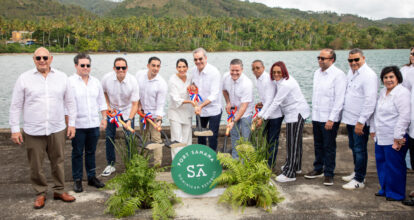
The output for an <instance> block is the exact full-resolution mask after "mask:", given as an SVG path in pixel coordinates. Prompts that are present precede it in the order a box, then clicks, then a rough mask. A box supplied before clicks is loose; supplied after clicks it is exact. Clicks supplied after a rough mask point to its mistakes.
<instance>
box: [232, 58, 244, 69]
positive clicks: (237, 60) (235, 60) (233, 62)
mask: <svg viewBox="0 0 414 220" xmlns="http://www.w3.org/2000/svg"><path fill="white" fill-rule="evenodd" d="M230 65H240V66H241V68H243V62H242V61H241V59H233V60H232V61H230Z"/></svg>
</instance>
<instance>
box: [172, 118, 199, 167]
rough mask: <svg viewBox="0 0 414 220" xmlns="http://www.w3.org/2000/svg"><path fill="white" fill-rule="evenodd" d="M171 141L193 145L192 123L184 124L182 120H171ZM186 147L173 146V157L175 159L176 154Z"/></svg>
mask: <svg viewBox="0 0 414 220" xmlns="http://www.w3.org/2000/svg"><path fill="white" fill-rule="evenodd" d="M170 131H171V142H173V141H178V142H180V143H183V144H186V145H187V146H188V145H191V144H192V143H193V137H192V130H191V124H182V123H180V122H177V121H174V120H170ZM183 148H184V147H176V148H171V157H172V159H174V157H175V155H176V154H177V153H178V152H179V151H180V150H181V149H183Z"/></svg>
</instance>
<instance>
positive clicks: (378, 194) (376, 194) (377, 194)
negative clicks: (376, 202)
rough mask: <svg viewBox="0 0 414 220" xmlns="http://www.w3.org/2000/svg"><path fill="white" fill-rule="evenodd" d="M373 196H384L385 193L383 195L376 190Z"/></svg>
mask: <svg viewBox="0 0 414 220" xmlns="http://www.w3.org/2000/svg"><path fill="white" fill-rule="evenodd" d="M375 196H379V197H385V195H383V194H380V193H378V192H376V193H375Z"/></svg>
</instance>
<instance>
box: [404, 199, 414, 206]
mask: <svg viewBox="0 0 414 220" xmlns="http://www.w3.org/2000/svg"><path fill="white" fill-rule="evenodd" d="M402 204H403V205H408V206H414V200H413V199H406V200H404V201H402Z"/></svg>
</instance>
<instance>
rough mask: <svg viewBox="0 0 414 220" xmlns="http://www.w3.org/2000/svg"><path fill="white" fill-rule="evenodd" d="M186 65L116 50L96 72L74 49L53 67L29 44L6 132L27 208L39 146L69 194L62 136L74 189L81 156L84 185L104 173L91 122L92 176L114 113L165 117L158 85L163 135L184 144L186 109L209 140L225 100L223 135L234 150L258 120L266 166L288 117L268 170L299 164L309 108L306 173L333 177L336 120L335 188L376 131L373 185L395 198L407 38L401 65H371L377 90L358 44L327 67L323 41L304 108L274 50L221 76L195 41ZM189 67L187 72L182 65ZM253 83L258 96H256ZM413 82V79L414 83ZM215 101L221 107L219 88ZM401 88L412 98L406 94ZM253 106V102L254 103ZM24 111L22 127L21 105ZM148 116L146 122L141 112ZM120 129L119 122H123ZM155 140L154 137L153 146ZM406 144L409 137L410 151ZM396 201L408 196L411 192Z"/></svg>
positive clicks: (41, 186) (153, 135)
mask: <svg viewBox="0 0 414 220" xmlns="http://www.w3.org/2000/svg"><path fill="white" fill-rule="evenodd" d="M193 58H194V64H195V67H194V68H193V69H191V70H189V67H188V62H187V60H185V59H179V60H177V62H176V69H177V72H176V73H175V74H172V75H171V77H170V78H169V80H168V82H166V81H165V80H164V79H163V77H162V76H160V75H159V71H160V68H161V60H160V59H159V58H158V57H151V58H149V60H148V63H147V69H145V70H141V71H138V72H137V74H136V75H135V76H133V75H131V74H130V73H128V63H127V60H126V59H124V58H122V57H119V58H116V59H115V60H114V64H113V71H111V72H109V73H107V74H106V75H105V76H104V77H103V78H102V80H101V81H99V80H98V79H97V78H95V77H94V76H92V75H91V74H90V72H91V61H92V60H91V57H90V56H89V55H88V54H84V53H80V54H78V55H76V56H75V58H74V66H75V69H76V73H75V74H73V75H72V76H70V77H67V76H66V74H64V73H62V72H60V71H58V70H56V69H54V68H51V63H52V60H53V56H51V55H50V53H49V51H48V50H47V49H45V48H43V47H41V48H38V49H37V50H36V51H35V53H34V56H33V60H34V63H35V65H36V68H34V69H32V70H29V71H27V72H25V73H23V74H21V75H20V77H19V78H18V80H17V82H16V84H15V87H14V90H13V97H12V103H11V106H10V126H11V132H12V140H13V142H15V143H17V144H22V143H23V140H24V142H25V146H26V149H27V155H28V161H29V165H30V170H31V182H32V185H33V188H34V190H35V191H36V193H37V197H36V201H35V204H34V208H36V209H39V208H42V207H44V205H45V200H46V191H47V182H46V178H45V175H44V174H43V170H42V164H43V160H44V155H45V154H47V156H48V157H49V160H50V161H51V167H52V176H53V181H54V184H55V185H54V186H53V190H54V198H55V199H61V200H63V201H65V202H73V201H75V197H73V196H71V195H69V194H67V193H66V192H64V167H63V156H64V154H63V146H64V144H65V139H66V138H69V139H72V176H73V181H74V191H75V192H82V191H83V186H82V178H83V157H84V158H85V169H86V174H87V179H88V185H90V186H94V187H97V188H101V187H104V186H105V185H104V184H103V183H102V182H101V181H100V180H98V179H97V178H96V171H95V170H96V165H95V151H96V145H97V142H98V138H99V135H100V129H102V130H103V129H105V133H106V159H107V166H106V168H105V169H104V170H103V172H102V176H109V175H111V174H112V173H113V172H115V171H116V168H115V162H116V158H115V147H114V144H113V140H114V139H115V134H116V128H117V126H118V123H117V120H116V117H119V116H121V114H122V120H123V121H124V122H125V125H124V126H125V127H128V128H132V129H134V121H135V116H136V114H138V115H139V118H140V126H141V129H144V130H145V134H146V135H148V138H149V140H150V141H151V142H154V143H162V139H161V134H160V132H159V131H160V129H161V124H162V120H163V118H164V117H165V112H164V106H165V101H166V99H167V96H168V100H169V105H168V110H167V114H168V119H169V122H170V128H171V129H170V130H171V140H172V141H176V142H180V143H184V144H186V145H191V144H192V128H191V124H192V118H193V116H194V114H197V115H199V116H200V120H199V121H197V123H200V124H201V127H202V128H207V127H208V129H209V130H211V131H212V133H213V135H212V136H209V137H208V138H207V137H203V136H199V137H198V143H199V144H204V145H208V146H209V147H210V148H212V149H213V150H215V151H216V150H217V142H218V131H219V125H220V121H221V116H222V112H223V110H225V111H226V112H227V114H228V115H229V117H228V119H229V120H228V124H227V127H228V129H229V130H230V136H231V143H232V156H233V157H234V158H237V157H238V155H237V151H236V150H235V146H236V144H237V141H238V140H239V139H240V138H241V137H243V138H246V139H247V138H249V136H250V132H251V125H252V123H254V124H256V125H257V126H261V125H262V124H264V125H265V133H266V136H267V141H268V144H269V146H270V147H269V155H270V156H269V159H268V163H269V166H271V167H272V166H274V164H275V161H276V156H277V152H278V145H279V135H280V130H281V125H282V122H283V121H285V123H286V147H287V156H286V160H285V163H284V165H283V166H282V173H281V174H280V175H278V176H277V177H276V181H278V182H290V181H295V180H296V174H298V173H301V172H302V167H301V164H302V131H303V127H304V122H305V120H306V119H307V118H308V117H309V116H310V114H312V125H313V135H314V148H315V161H314V168H313V170H312V171H311V172H309V173H307V174H306V175H305V178H309V179H313V178H317V177H323V176H324V177H325V179H324V184H325V185H333V176H334V169H335V156H336V136H337V132H338V128H339V124H340V123H341V122H342V123H345V124H346V127H347V130H348V136H349V147H350V149H351V150H352V153H353V161H354V166H355V169H354V172H353V173H352V174H350V175H349V176H345V177H342V179H343V180H344V181H346V182H347V183H346V184H345V185H343V188H345V189H358V188H364V179H365V175H366V169H367V161H368V158H367V157H368V154H367V142H368V138H369V135H370V134H371V137H372V138H374V140H375V149H376V150H375V152H376V162H377V171H378V177H379V182H380V187H381V188H380V190H379V191H378V193H376V195H377V196H384V197H386V198H387V200H398V201H400V200H403V199H404V198H405V182H406V167H405V160H404V159H405V155H406V152H407V148H408V147H407V146H411V147H413V146H414V139H413V138H414V128H412V127H414V125H413V126H411V127H410V122H411V121H413V120H414V114H413V113H412V112H411V107H412V105H414V100H412V99H411V98H409V97H414V96H411V92H412V90H411V87H412V83H414V64H413V63H414V49H413V48H412V49H411V55H410V63H409V64H408V65H407V66H405V67H403V68H401V71H402V73H401V72H400V70H399V69H398V68H397V67H395V66H391V67H385V68H384V69H383V70H382V72H381V76H380V78H381V81H382V83H383V84H384V89H382V90H381V91H380V93H379V95H377V92H378V79H377V75H376V74H375V72H374V71H373V70H372V69H371V68H370V67H369V66H368V65H367V64H366V63H365V56H364V54H363V51H361V50H360V49H357V48H356V49H352V50H351V51H350V52H349V57H348V62H349V65H350V70H349V72H348V74H347V75H345V73H344V72H343V71H342V70H340V69H339V68H337V67H336V66H335V65H334V63H335V61H336V54H335V51H334V50H332V49H323V50H321V51H320V54H319V56H318V57H317V60H318V63H319V66H320V68H319V69H318V70H316V71H315V73H314V81H313V97H312V112H310V109H309V105H308V103H307V101H306V99H305V97H304V95H303V93H302V91H301V89H300V86H299V84H298V82H297V81H296V80H295V79H294V77H292V75H289V72H288V69H287V67H286V65H285V63H284V62H282V61H278V62H275V63H274V64H273V65H272V66H271V68H270V73H268V72H266V71H265V66H264V64H263V61H261V60H255V61H253V62H252V64H251V67H252V72H253V74H254V76H255V78H256V80H255V84H254V83H253V82H252V81H251V80H250V79H249V78H248V77H247V76H246V75H245V74H244V72H243V67H244V66H243V62H242V60H240V59H233V60H232V61H231V62H230V65H229V72H228V73H225V74H224V75H223V76H222V75H221V74H220V72H219V71H218V69H217V68H216V67H214V66H213V65H211V64H210V63H208V62H207V53H206V51H205V50H204V49H203V48H198V49H196V50H194V51H193ZM187 72H189V74H187ZM254 87H256V89H257V92H258V95H259V99H260V100H259V101H258V103H255V101H254V96H253V89H254ZM413 89H414V88H413ZM223 97H224V102H225V106H224V108H222V98H223ZM407 100H410V102H407ZM255 106H256V107H255ZM21 114H23V131H24V132H22V133H23V134H22V133H21V131H20V126H19V125H20V115H21ZM147 120H152V121H153V122H154V123H152V124H147ZM127 134H128V133H127ZM158 150H159V149H158ZM159 152H161V153H157V154H155V153H154V161H155V162H156V163H161V160H162V151H159ZM410 152H411V153H412V152H414V149H412V150H411V151H410ZM412 159H413V160H414V157H412ZM404 203H406V204H409V205H413V201H411V200H407V201H404Z"/></svg>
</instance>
